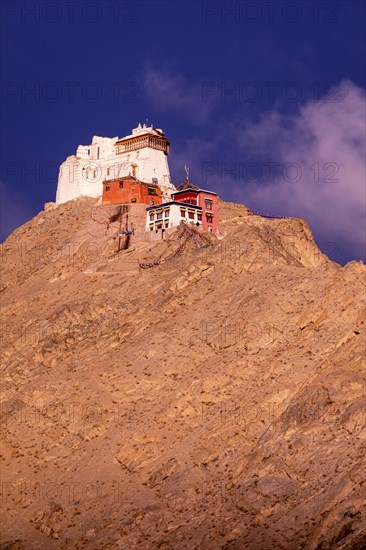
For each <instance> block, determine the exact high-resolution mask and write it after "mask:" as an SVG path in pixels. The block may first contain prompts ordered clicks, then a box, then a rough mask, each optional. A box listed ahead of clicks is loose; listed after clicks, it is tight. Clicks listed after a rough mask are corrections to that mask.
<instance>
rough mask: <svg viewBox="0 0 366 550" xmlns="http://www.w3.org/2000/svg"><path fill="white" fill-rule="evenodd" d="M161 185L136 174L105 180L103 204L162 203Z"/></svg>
mask: <svg viewBox="0 0 366 550" xmlns="http://www.w3.org/2000/svg"><path fill="white" fill-rule="evenodd" d="M161 202H162V194H161V190H160V187H159V186H158V185H157V184H155V183H144V182H142V181H139V180H138V179H137V178H136V177H135V176H126V177H124V178H117V179H112V180H105V181H104V182H103V195H102V204H103V205H111V204H127V203H140V204H148V205H150V206H152V205H156V204H161Z"/></svg>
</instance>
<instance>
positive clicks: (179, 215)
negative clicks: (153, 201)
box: [146, 201, 202, 231]
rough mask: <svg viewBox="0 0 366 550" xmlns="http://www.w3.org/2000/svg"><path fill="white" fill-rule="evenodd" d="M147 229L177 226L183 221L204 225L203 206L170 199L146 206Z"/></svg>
mask: <svg viewBox="0 0 366 550" xmlns="http://www.w3.org/2000/svg"><path fill="white" fill-rule="evenodd" d="M146 211H147V216H146V231H158V230H159V229H168V228H170V227H176V226H177V225H179V224H180V223H181V222H186V223H193V224H194V225H202V208H201V207H200V206H196V205H193V204H185V203H183V202H178V201H169V202H165V203H163V204H159V205H156V206H150V207H148V208H146Z"/></svg>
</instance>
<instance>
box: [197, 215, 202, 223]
mask: <svg viewBox="0 0 366 550" xmlns="http://www.w3.org/2000/svg"><path fill="white" fill-rule="evenodd" d="M197 219H198V221H199V222H201V221H202V214H197Z"/></svg>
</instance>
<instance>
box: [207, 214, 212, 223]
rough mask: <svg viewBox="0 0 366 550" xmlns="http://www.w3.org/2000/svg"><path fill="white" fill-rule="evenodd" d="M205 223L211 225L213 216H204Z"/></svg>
mask: <svg viewBox="0 0 366 550" xmlns="http://www.w3.org/2000/svg"><path fill="white" fill-rule="evenodd" d="M206 221H207V223H212V221H213V215H212V214H206Z"/></svg>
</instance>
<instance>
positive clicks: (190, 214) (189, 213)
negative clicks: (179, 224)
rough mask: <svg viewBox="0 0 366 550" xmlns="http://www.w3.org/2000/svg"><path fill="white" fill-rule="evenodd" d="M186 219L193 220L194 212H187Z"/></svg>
mask: <svg viewBox="0 0 366 550" xmlns="http://www.w3.org/2000/svg"><path fill="white" fill-rule="evenodd" d="M188 218H189V219H190V220H193V219H194V212H188Z"/></svg>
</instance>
